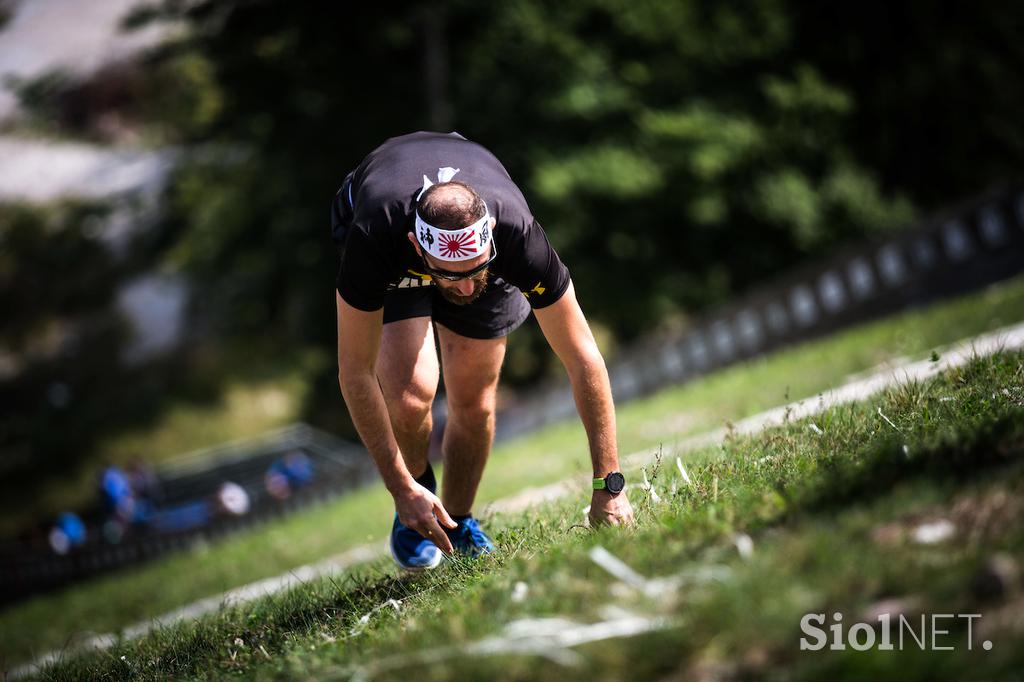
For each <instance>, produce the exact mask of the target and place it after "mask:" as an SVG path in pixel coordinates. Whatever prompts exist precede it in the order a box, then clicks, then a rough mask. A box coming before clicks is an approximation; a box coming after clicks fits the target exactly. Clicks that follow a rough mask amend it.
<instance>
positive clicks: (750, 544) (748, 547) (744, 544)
mask: <svg viewBox="0 0 1024 682" xmlns="http://www.w3.org/2000/svg"><path fill="white" fill-rule="evenodd" d="M732 542H733V544H734V545H736V551H737V552H739V553H740V557H742V558H744V559H749V558H750V557H752V556H754V541H753V539H751V537H750V536H749V535H747V534H746V533H737V534H736V537H734V538H733V539H732Z"/></svg>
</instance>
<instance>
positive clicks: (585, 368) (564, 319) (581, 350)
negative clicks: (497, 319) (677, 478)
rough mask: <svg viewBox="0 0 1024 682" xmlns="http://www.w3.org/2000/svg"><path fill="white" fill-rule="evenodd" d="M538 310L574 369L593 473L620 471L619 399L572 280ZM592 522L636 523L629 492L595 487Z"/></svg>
mask: <svg viewBox="0 0 1024 682" xmlns="http://www.w3.org/2000/svg"><path fill="white" fill-rule="evenodd" d="M533 312H534V314H535V315H536V316H537V321H538V322H539V323H540V328H541V331H543V332H544V336H545V338H547V340H548V343H549V344H550V345H551V348H552V350H554V351H555V354H556V355H557V356H558V358H559V360H561V361H562V364H563V365H565V369H566V371H567V372H568V374H569V381H570V383H571V384H572V393H573V397H574V398H575V400H576V410H577V412H579V415H580V420H581V421H582V422H583V428H584V429H586V431H587V440H588V441H589V444H590V459H591V463H592V464H593V467H594V478H603V477H604V476H606V475H608V474H609V473H611V472H613V471H619V453H618V445H617V444H616V434H615V404H614V403H613V402H612V389H611V383H610V382H609V380H608V370H607V368H606V367H605V364H604V358H603V357H602V356H601V351H600V350H598V348H597V343H596V342H595V341H594V335H593V333H591V331H590V325H588V324H587V319H586V318H585V317H584V316H583V311H582V310H581V309H580V304H579V302H578V301H577V300H576V292H575V290H574V289H573V286H572V282H570V283H569V288H568V289H566V291H565V293H564V294H562V296H561V298H559V299H558V300H557V301H555V302H554V303H552V304H551V305H549V306H546V307H544V308H538V309H536V310H534V311H533ZM590 522H591V524H592V525H597V524H602V523H612V524H623V523H632V522H633V508H632V507H631V506H630V504H629V500H628V499H627V498H626V493H625V492H621V493H619V494H618V495H612V494H611V493H609V492H608V491H606V490H595V491H594V493H593V497H592V498H591V502H590Z"/></svg>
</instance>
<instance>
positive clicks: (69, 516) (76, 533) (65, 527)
mask: <svg viewBox="0 0 1024 682" xmlns="http://www.w3.org/2000/svg"><path fill="white" fill-rule="evenodd" d="M85 538H86V530H85V524H84V523H83V522H82V519H81V518H80V517H79V516H78V514H75V513H73V512H64V513H62V514H61V515H60V516H58V517H57V523H56V524H55V525H54V526H53V528H52V529H51V530H50V536H49V542H50V548H51V549H52V550H53V551H54V552H56V553H57V554H61V555H64V554H67V553H68V552H70V551H71V550H72V548H74V547H81V546H82V545H83V544H85Z"/></svg>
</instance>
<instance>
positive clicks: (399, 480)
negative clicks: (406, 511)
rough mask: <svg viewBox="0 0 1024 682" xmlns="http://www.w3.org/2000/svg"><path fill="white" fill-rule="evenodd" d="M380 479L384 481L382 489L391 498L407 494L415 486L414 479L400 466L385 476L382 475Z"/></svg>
mask: <svg viewBox="0 0 1024 682" xmlns="http://www.w3.org/2000/svg"><path fill="white" fill-rule="evenodd" d="M381 478H383V479H384V487H385V488H387V490H388V492H389V493H391V495H392V497H394V496H396V495H401V494H402V493H407V492H409V491H410V490H412V489H413V488H414V487H415V486H416V479H414V478H413V477H412V474H410V473H409V470H408V469H406V468H405V467H404V466H401V465H399V466H396V467H395V468H394V469H392V470H391V471H390V472H389V473H388V474H387V475H386V476H385V475H382V476H381Z"/></svg>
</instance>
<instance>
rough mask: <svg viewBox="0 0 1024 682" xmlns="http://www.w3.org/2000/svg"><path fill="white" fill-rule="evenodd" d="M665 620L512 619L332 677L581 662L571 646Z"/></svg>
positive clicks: (627, 616) (630, 616)
mask: <svg viewBox="0 0 1024 682" xmlns="http://www.w3.org/2000/svg"><path fill="white" fill-rule="evenodd" d="M673 624H674V623H673V622H672V621H670V620H669V619H667V618H661V617H648V616H641V615H637V614H634V613H630V612H628V611H625V610H621V611H617V612H616V615H615V617H613V618H609V619H606V620H602V621H598V622H596V623H578V622H576V621H573V620H570V619H568V618H523V619H520V620H515V621H512V622H511V623H509V624H507V625H506V626H505V628H504V629H503V630H502V631H501V632H500V633H499V634H497V635H495V636H493V637H486V638H484V639H481V640H478V641H476V642H470V643H468V644H465V645H462V646H451V647H441V648H434V649H428V650H425V651H418V652H415V653H412V654H407V655H398V656H390V657H387V658H383V659H378V660H376V661H374V662H372V663H370V664H369V665H367V666H363V667H359V668H356V669H354V670H353V669H351V668H349V669H347V670H341V671H338V672H340V673H341V674H340V675H335V676H331V677H332V678H337V677H348V678H349V679H352V680H369V679H372V678H373V677H375V676H377V675H379V674H381V673H384V672H389V671H394V670H399V669H402V668H410V667H413V666H417V665H419V666H422V665H429V664H436V663H441V662H443V661H446V660H449V659H453V658H458V657H464V656H507V655H510V654H513V655H514V654H529V655H534V656H542V657H544V658H546V659H548V660H549V661H551V662H552V663H556V664H558V665H561V666H565V667H573V666H578V665H581V664H582V663H584V662H585V661H586V659H585V658H584V657H583V656H581V655H580V654H579V653H577V652H575V651H573V650H572V647H576V646H580V645H582V644H589V643H591V642H600V641H603V640H608V639H616V638H619V637H634V636H636V635H641V634H644V633H646V632H652V631H655V630H661V629H664V628H666V627H671V626H672V625H673Z"/></svg>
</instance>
